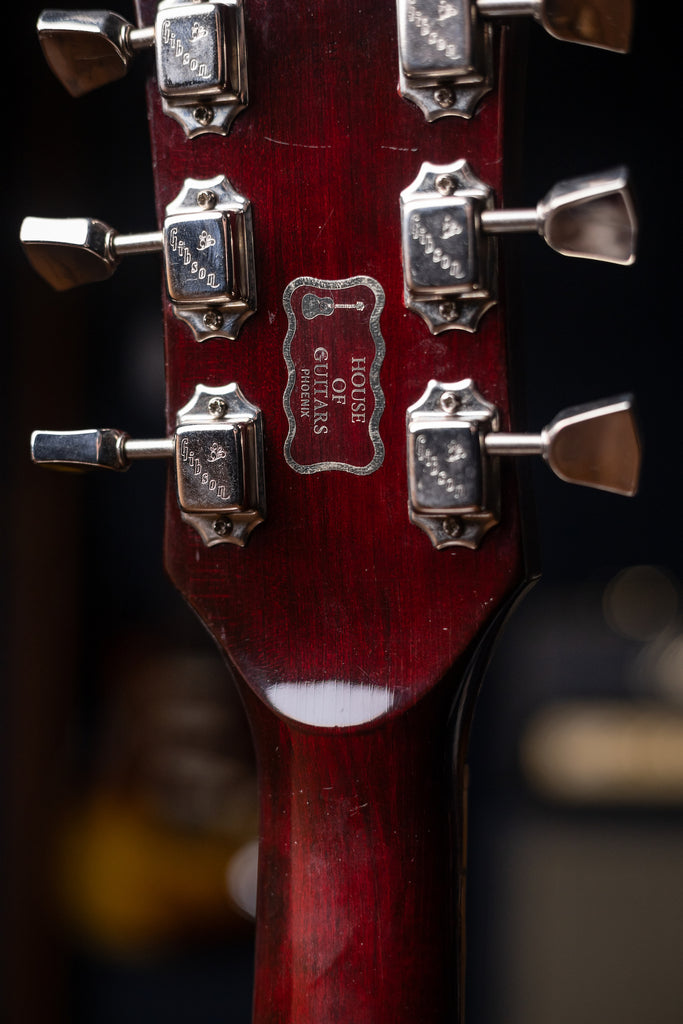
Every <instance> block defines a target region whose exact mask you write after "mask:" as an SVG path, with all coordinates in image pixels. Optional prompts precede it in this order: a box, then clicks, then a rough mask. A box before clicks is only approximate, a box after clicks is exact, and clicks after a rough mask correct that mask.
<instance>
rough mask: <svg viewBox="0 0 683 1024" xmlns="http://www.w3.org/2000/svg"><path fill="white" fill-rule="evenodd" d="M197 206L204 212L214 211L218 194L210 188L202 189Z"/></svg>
mask: <svg viewBox="0 0 683 1024" xmlns="http://www.w3.org/2000/svg"><path fill="white" fill-rule="evenodd" d="M197 205H198V206H201V207H202V209H203V210H212V209H213V208H214V206H215V205H216V193H215V192H212V191H211V189H209V188H205V189H202V191H201V192H198V193H197Z"/></svg>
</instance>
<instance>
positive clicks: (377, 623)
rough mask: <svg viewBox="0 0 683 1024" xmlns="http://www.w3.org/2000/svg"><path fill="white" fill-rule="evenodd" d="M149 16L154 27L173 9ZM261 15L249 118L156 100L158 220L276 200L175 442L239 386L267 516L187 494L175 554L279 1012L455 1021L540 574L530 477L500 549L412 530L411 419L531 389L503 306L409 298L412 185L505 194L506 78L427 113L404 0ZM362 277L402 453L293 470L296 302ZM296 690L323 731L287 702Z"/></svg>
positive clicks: (260, 214) (172, 390) (179, 387)
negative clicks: (198, 189) (489, 691)
mask: <svg viewBox="0 0 683 1024" xmlns="http://www.w3.org/2000/svg"><path fill="white" fill-rule="evenodd" d="M138 8H139V15H140V23H141V24H149V23H150V22H151V21H152V18H153V14H154V8H155V4H154V3H153V2H152V0H138ZM245 17H246V25H247V48H248V72H249V82H250V104H249V107H248V108H247V110H246V111H245V112H243V113H242V114H240V115H239V117H238V118H237V119H236V121H235V122H234V124H233V127H232V129H231V132H230V135H229V136H228V137H227V138H226V139H222V138H219V137H216V136H203V137H200V138H197V139H195V140H192V141H188V140H187V139H186V138H185V136H184V134H183V132H182V130H181V128H180V127H179V126H178V125H177V124H175V122H173V121H171V120H170V119H169V118H167V117H165V116H164V115H163V114H162V112H161V107H160V102H159V99H158V96H157V94H156V91H155V89H154V88H153V86H151V85H150V88H149V92H148V97H149V113H150V122H151V132H152V143H153V157H154V171H155V183H156V194H157V216H158V218H159V221H160V222H161V219H162V217H163V211H164V208H165V206H166V204H167V203H168V202H169V201H170V200H171V199H173V198H174V197H175V196H176V194H177V193H178V191H179V189H180V187H181V185H182V182H183V180H184V179H185V178H186V177H194V178H209V177H213V176H214V175H216V174H219V173H223V174H226V175H227V176H228V178H229V179H230V181H231V182H232V184H233V185H234V187H235V188H236V189H237V190H238V191H239V192H240V193H242V194H243V195H245V196H247V197H248V198H249V199H250V200H251V202H252V204H253V214H254V234H255V238H254V241H255V249H256V262H257V283H258V311H257V313H256V315H255V316H253V317H252V318H251V319H249V320H248V321H247V323H246V324H245V326H244V327H243V329H242V332H241V334H240V336H239V339H238V340H237V341H233V342H231V341H225V340H215V339H214V340H209V341H206V342H204V343H202V344H199V343H197V342H196V341H194V340H193V338H192V336H191V334H190V332H189V330H188V329H187V328H186V327H185V326H184V325H183V324H182V323H181V322H179V321H178V320H177V319H176V318H175V317H174V316H173V314H172V312H171V309H170V306H169V303H168V301H167V299H166V298H165V297H164V299H163V301H164V316H165V325H166V364H167V415H168V428H169V431H172V429H173V428H174V424H175V413H176V410H177V409H178V408H179V407H181V406H182V405H184V404H185V403H186V402H187V401H188V400H189V398H190V397H191V395H192V393H193V391H194V388H195V385H196V384H197V383H200V382H202V383H205V384H209V385H213V386H217V385H223V384H226V383H228V382H230V381H237V382H238V383H239V385H240V387H241V388H242V391H243V392H244V394H245V395H246V397H247V398H248V399H249V400H250V401H252V402H254V403H256V404H257V405H258V406H259V407H260V409H261V410H262V411H263V415H264V420H265V437H266V466H265V469H266V486H267V500H268V517H267V521H266V522H265V524H263V525H261V526H259V527H257V529H256V530H255V531H254V533H253V535H252V537H251V539H250V541H249V544H248V546H247V547H246V548H245V549H239V548H236V547H234V546H231V545H221V546H218V547H211V548H206V547H205V546H204V545H203V543H202V542H201V540H200V538H199V536H198V535H197V534H196V533H195V532H194V531H193V530H192V529H191V528H190V527H188V526H186V525H185V524H183V522H182V521H181V519H180V517H179V514H178V509H177V505H176V501H175V497H174V493H173V487H172V484H171V483H169V497H168V513H167V522H166V543H165V551H166V564H167V568H168V572H169V574H170V576H171V578H172V579H173V581H174V582H175V584H176V585H177V586H178V587H179V589H180V590H181V592H182V593H183V594H184V595H185V597H186V598H187V600H188V601H189V603H190V604H191V605H192V607H193V608H194V609H195V610H196V612H197V613H198V615H199V616H200V617H201V619H202V620H203V621H204V622H205V623H206V625H207V627H208V628H209V630H210V631H211V632H212V633H213V635H214V637H215V638H216V640H217V641H218V643H219V644H220V646H221V647H222V648H223V650H224V651H225V653H226V655H227V657H228V659H229V662H230V664H231V666H232V669H233V671H234V673H235V675H236V678H237V680H238V684H239V686H240V688H241V690H242V692H243V697H244V700H245V702H246V705H247V709H248V711H249V715H250V720H251V724H252V729H253V732H254V737H255V742H256V747H257V753H258V757H259V765H260V775H261V801H262V803H261V814H262V824H261V833H262V845H261V858H260V882H259V907H258V922H257V966H256V993H255V1010H254V1012H255V1016H254V1020H255V1024H270V1022H275V1021H277V1022H278V1024H289V1022H291V1024H295V1022H296V1024H333V1022H337V1021H338V1022H340V1024H341V1022H343V1024H351V1022H353V1024H371V1022H372V1024H389V1022H391V1024H414V1022H415V1021H418V1020H419V1021H421V1022H423V1024H432V1022H433V1024H437V1022H439V1024H443V1022H446V1021H452V1020H458V1019H459V1012H460V1011H459V1005H460V1003H461V1001H462V987H461V985H460V982H459V974H460V970H461V966H462V956H461V949H460V940H459V933H460V926H461V923H462V912H461V911H462V908H461V904H460V898H459V890H460V887H461V882H462V871H461V868H462V863H461V862H462V859H463V856H464V855H463V852H462V851H463V849H464V830H465V821H464V811H463V807H462V793H463V788H464V767H463V766H464V752H465V748H466V734H467V730H468V727H469V719H470V712H471V704H472V701H473V698H474V694H475V693H476V687H477V685H478V680H479V676H480V672H479V671H477V672H473V671H472V666H473V665H474V664H475V662H476V663H478V662H477V659H476V658H475V652H477V651H479V653H480V657H479V659H478V661H479V662H480V661H482V660H483V654H482V652H484V651H485V649H486V647H487V645H488V642H489V640H490V636H491V634H490V632H489V633H487V630H490V628H491V627H492V624H493V623H494V622H495V621H497V620H498V619H499V618H500V617H501V616H502V615H503V614H504V612H505V611H506V609H507V608H508V607H509V605H510V604H511V602H512V601H513V600H514V598H515V596H516V595H517V594H518V593H519V591H520V589H521V588H522V587H523V586H524V583H525V579H526V574H525V568H524V559H523V549H522V540H521V530H520V516H519V509H518V501H517V495H516V491H515V487H514V474H513V471H512V470H511V469H509V468H506V469H505V470H504V496H503V498H504V500H503V508H504V513H503V519H502V522H501V524H500V526H498V527H497V528H496V529H495V530H493V531H492V532H491V533H490V534H489V535H488V537H487V538H486V539H485V541H484V543H483V544H482V546H481V548H480V550H478V551H470V550H466V549H464V548H456V549H452V550H448V551H440V552H439V551H436V550H435V549H434V548H433V547H432V545H431V543H430V541H429V540H428V538H427V537H426V536H425V534H424V533H422V531H420V530H419V529H417V528H416V527H414V526H412V525H411V524H410V522H409V520H408V514H407V481H406V468H405V463H406V454H405V448H406V442H405V415H406V408H407V407H408V406H409V405H411V404H412V403H414V402H415V401H416V400H417V399H418V398H419V397H420V395H421V394H422V392H423V391H424V389H425V387H426V385H427V383H428V381H429V380H430V379H431V378H435V379H437V380H442V381H451V380H452V381H455V380H459V379H461V378H463V377H468V376H469V377H472V378H474V380H475V382H476V383H477V385H478V387H479V390H480V391H481V393H482V394H483V395H484V396H485V397H486V398H487V399H488V400H490V401H493V402H495V404H496V405H497V406H498V407H499V409H500V410H501V413H502V421H503V425H504V426H506V425H507V424H508V423H509V405H510V401H509V377H508V356H507V349H506V344H505V327H504V325H505V307H504V305H503V304H500V305H498V306H497V307H496V308H495V309H494V310H493V311H492V312H490V313H488V314H487V315H486V317H485V318H484V320H483V322H482V326H481V329H480V331H479V332H478V333H477V334H476V335H471V334H465V333H463V332H459V331H458V332H448V333H446V334H442V335H440V336H439V337H438V338H435V337H433V336H431V335H430V334H429V331H428V330H427V328H426V326H425V325H424V323H423V321H422V320H421V319H420V318H419V317H417V316H416V315H415V314H413V313H411V312H409V311H407V310H406V309H405V307H404V305H403V278H402V266H401V254H400V236H399V227H400V224H399V193H400V192H401V190H402V189H403V188H405V187H406V186H407V185H408V184H409V183H410V182H411V181H412V180H413V179H414V178H415V176H416V174H417V172H418V170H419V168H420V165H421V163H422V162H423V161H424V160H429V161H431V162H434V163H447V162H451V161H453V160H455V159H458V158H461V157H465V158H467V159H468V160H469V161H470V162H471V164H472V167H473V169H474V171H475V173H477V174H478V175H479V176H480V177H481V178H483V179H484V180H486V181H487V182H489V183H490V184H491V185H492V186H493V187H494V188H495V190H496V194H497V197H498V200H499V201H501V200H502V198H503V195H502V190H503V168H504V164H503V156H504V131H503V130H504V118H503V101H502V96H503V90H502V89H501V88H500V87H499V88H497V90H496V91H495V92H494V93H493V94H492V95H491V96H489V97H488V98H487V100H486V101H485V102H484V104H483V105H482V107H481V110H480V112H479V114H478V115H477V116H476V117H475V118H474V119H473V120H472V121H470V122H466V121H462V120H460V119H455V118H448V119H445V120H442V121H440V122H437V123H435V124H431V125H429V124H427V123H426V122H425V120H424V118H423V116H422V114H421V113H420V112H419V111H418V110H417V108H416V107H414V106H413V105H411V104H409V103H407V102H405V101H403V100H402V99H401V98H400V97H399V96H398V94H397V91H396V82H397V44H396V25H395V7H394V4H393V3H392V2H391V0H356V2H354V3H351V2H343V0H317V2H314V0H299V2H297V3H293V2H291V0H245ZM499 44H500V45H499V48H501V47H502V45H503V44H504V40H503V41H502V43H501V41H500V39H499ZM502 81H504V71H503V70H502V69H501V71H500V73H499V75H498V82H499V83H500V82H502ZM361 274H362V275H369V276H371V277H372V278H374V279H376V280H377V281H379V283H380V284H381V285H382V288H383V289H384V292H385V295H386V305H385V308H384V311H383V313H382V317H381V330H382V335H383V337H384V339H385V343H386V357H385V360H384V365H383V367H382V371H381V383H382V388H383V391H384V395H385V397H386V409H385V411H384V413H383V416H382V419H381V422H380V433H381V436H382V439H383V441H384V445H385V448H386V455H385V458H384V462H383V464H382V466H381V467H380V468H379V469H378V470H377V471H376V472H374V473H372V474H370V475H368V476H355V475H352V474H350V473H342V472H319V473H314V474H310V475H301V474H299V473H296V472H294V471H293V469H292V468H291V467H290V466H289V465H288V464H287V463H286V462H285V459H284V457H283V445H284V442H285V438H286V434H287V419H286V416H285V413H284V410H283V393H284V390H285V386H286V383H287V374H286V368H285V362H284V359H283V356H282V346H283V341H284V338H285V335H286V332H287V317H286V315H285V312H284V309H283V305H282V296H283V292H284V291H285V288H286V286H287V285H288V284H289V283H290V282H291V281H292V280H294V279H295V278H297V277H300V276H302V275H310V276H313V277H315V278H321V279H345V278H349V277H353V276H355V275H361ZM339 322H340V323H341V320H340V321H339ZM274 694H280V695H282V694H285V695H288V698H292V700H290V702H289V703H286V704H282V703H281V702H280V705H279V706H280V707H281V709H282V707H286V708H288V709H289V708H292V709H294V710H293V711H292V715H295V716H296V708H297V707H298V706H299V705H300V703H301V702H303V704H302V705H301V706H304V705H305V706H306V707H307V708H308V711H307V716H308V717H307V716H306V715H304V716H303V717H304V719H305V720H300V721H294V720H293V718H292V717H291V716H287V715H285V714H282V713H279V712H277V711H276V710H275V707H274V704H277V703H278V701H277V700H274V699H273V695H274ZM328 694H329V695H331V698H332V702H333V704H334V702H335V701H337V702H338V703H339V704H340V706H341V704H343V701H344V694H346V695H347V696H348V699H349V701H352V702H353V706H354V709H355V711H354V713H355V716H356V718H355V720H356V721H357V724H355V725H348V724H347V725H346V727H344V728H342V727H340V725H339V723H341V721H342V718H343V715H344V714H347V715H348V708H347V709H346V711H344V710H343V709H342V711H340V712H339V714H341V715H342V718H339V719H338V720H337V719H335V718H334V714H335V711H334V709H333V710H332V711H330V712H329V714H327V713H325V712H323V713H322V717H321V718H320V719H319V720H320V721H325V722H326V723H327V724H326V725H318V726H316V725H315V724H314V722H315V721H316V720H317V719H316V714H318V712H317V711H316V708H319V707H320V703H319V702H320V701H321V700H324V699H325V698H326V695H328ZM297 702H299V703H297ZM377 707H383V708H384V711H383V713H381V714H376V708H377ZM364 708H367V710H366V711H364V710H363V709H364ZM373 709H375V711H373ZM373 714H376V717H374V718H373ZM351 717H352V718H353V715H352V716H351ZM364 717H366V718H367V719H368V720H367V721H363V720H362V719H363V718H364ZM371 719H372V720H371ZM335 721H338V725H337V727H335ZM455 722H459V723H460V724H459V726H458V728H457V729H456V730H455V732H456V733H457V736H458V740H459V745H458V746H457V748H456V751H455V755H453V754H452V738H453V732H454V728H453V727H454V723H455ZM454 793H455V794H456V796H455V797H454V796H453V794H454Z"/></svg>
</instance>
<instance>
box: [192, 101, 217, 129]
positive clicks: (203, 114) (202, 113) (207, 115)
mask: <svg viewBox="0 0 683 1024" xmlns="http://www.w3.org/2000/svg"><path fill="white" fill-rule="evenodd" d="M194 119H195V121H196V122H197V124H200V125H201V126H202V127H203V128H206V126H207V125H209V124H211V122H212V121H213V110H212V109H211V107H205V106H201V107H195V108H194Z"/></svg>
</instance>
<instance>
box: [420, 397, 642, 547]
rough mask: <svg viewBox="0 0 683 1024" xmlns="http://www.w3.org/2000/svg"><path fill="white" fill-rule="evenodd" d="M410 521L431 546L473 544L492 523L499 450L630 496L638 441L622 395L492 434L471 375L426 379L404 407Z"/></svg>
mask: <svg viewBox="0 0 683 1024" xmlns="http://www.w3.org/2000/svg"><path fill="white" fill-rule="evenodd" d="M406 435H407V447H408V489H409V504H408V507H409V515H410V520H411V522H413V523H414V524H415V525H416V526H419V527H420V529H421V530H424V532H425V533H426V534H427V535H428V536H429V538H430V540H431V541H432V543H433V544H434V546H435V547H436V548H446V547H453V546H458V545H459V546H462V547H468V548H477V547H478V546H479V544H480V542H481V539H482V537H483V536H484V534H485V533H486V532H487V531H488V530H490V529H491V527H493V526H495V525H496V524H497V523H498V522H499V521H500V515H501V509H500V470H499V459H498V456H501V455H541V456H542V457H543V459H544V460H545V461H546V462H547V463H548V465H549V466H550V468H551V469H552V471H553V472H554V473H555V474H556V475H557V476H559V477H560V479H561V480H566V481H567V482H569V483H574V484H583V485H584V486H586V487H595V488H597V489H598V490H603V491H612V492H614V493H615V494H623V495H626V496H632V495H634V494H635V493H636V490H637V488H638V476H639V473H640V440H639V437H638V431H637V428H636V423H635V417H634V415H633V409H632V399H631V396H629V395H621V396H619V397H617V398H612V399H608V400H605V401H602V402H592V403H589V404H587V405H577V406H574V407H573V408H570V409H564V410H563V411H562V412H560V413H559V414H558V415H557V416H556V417H555V419H554V420H553V421H552V422H551V423H549V424H548V426H547V427H544V428H543V430H542V431H541V432H540V433H539V434H506V433H501V432H500V419H499V415H498V410H497V409H496V407H495V406H494V405H492V404H491V403H490V402H487V401H486V399H484V398H482V396H481V395H480V394H479V392H478V391H477V389H476V386H475V384H474V382H473V381H471V380H461V381H458V382H456V383H454V384H443V383H440V382H439V381H435V380H432V381H430V382H429V384H428V385H427V389H426V391H425V393H424V394H423V395H422V397H421V398H420V400H419V401H418V402H416V403H415V404H414V405H411V406H410V408H409V409H408V413H407V422H406Z"/></svg>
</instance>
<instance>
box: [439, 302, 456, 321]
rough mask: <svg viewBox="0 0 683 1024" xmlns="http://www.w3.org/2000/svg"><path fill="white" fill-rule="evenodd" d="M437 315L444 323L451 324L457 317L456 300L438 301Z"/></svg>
mask: <svg viewBox="0 0 683 1024" xmlns="http://www.w3.org/2000/svg"><path fill="white" fill-rule="evenodd" d="M439 316H440V317H441V319H442V320H445V321H446V323H449V324H452V323H453V321H454V320H457V319H458V304H457V302H451V301H448V302H440V303H439Z"/></svg>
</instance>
